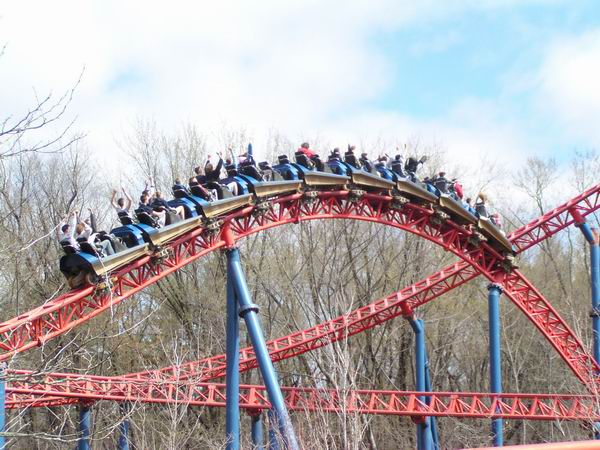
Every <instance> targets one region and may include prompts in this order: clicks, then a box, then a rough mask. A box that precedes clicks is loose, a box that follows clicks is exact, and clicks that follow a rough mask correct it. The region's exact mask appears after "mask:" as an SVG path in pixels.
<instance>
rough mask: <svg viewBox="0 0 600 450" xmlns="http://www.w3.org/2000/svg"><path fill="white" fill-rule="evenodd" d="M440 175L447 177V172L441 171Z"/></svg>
mask: <svg viewBox="0 0 600 450" xmlns="http://www.w3.org/2000/svg"><path fill="white" fill-rule="evenodd" d="M438 175H439V176H440V177H445V176H446V172H440V173H439V174H438Z"/></svg>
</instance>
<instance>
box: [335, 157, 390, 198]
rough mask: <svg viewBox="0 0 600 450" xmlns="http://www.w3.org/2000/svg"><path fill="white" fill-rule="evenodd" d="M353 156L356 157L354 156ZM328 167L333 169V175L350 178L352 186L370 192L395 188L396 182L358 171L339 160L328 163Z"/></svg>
mask: <svg viewBox="0 0 600 450" xmlns="http://www.w3.org/2000/svg"><path fill="white" fill-rule="evenodd" d="M346 156H348V155H346ZM352 156H353V157H354V155H352ZM355 159H356V158H355ZM327 165H328V166H329V167H330V168H331V171H332V172H333V173H335V174H338V175H344V176H348V177H350V180H351V181H352V184H354V185H357V186H361V187H365V188H367V189H369V190H379V189H384V190H387V191H389V190H392V189H393V188H394V186H395V184H394V182H393V181H391V180H387V179H385V178H383V177H380V176H379V175H373V174H372V173H369V172H365V171H364V170H362V169H357V168H356V167H354V166H352V165H351V164H349V163H347V162H342V161H340V160H339V159H337V158H333V159H330V160H329V161H327Z"/></svg>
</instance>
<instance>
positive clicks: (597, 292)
mask: <svg viewBox="0 0 600 450" xmlns="http://www.w3.org/2000/svg"><path fill="white" fill-rule="evenodd" d="M577 226H578V227H579V229H580V230H581V232H582V233H583V236H584V237H585V240H586V241H587V242H588V243H589V244H590V279H591V284H592V286H591V290H592V311H591V313H590V315H591V316H592V336H593V354H594V359H595V360H596V361H597V362H599V363H600V247H599V246H598V234H597V232H596V230H594V229H592V228H590V226H589V225H588V224H587V222H581V223H578V224H577ZM598 375H600V374H598V373H596V376H598ZM594 437H595V438H596V439H599V440H600V423H598V422H596V424H595V426H594Z"/></svg>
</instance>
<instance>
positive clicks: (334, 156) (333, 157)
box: [328, 147, 341, 161]
mask: <svg viewBox="0 0 600 450" xmlns="http://www.w3.org/2000/svg"><path fill="white" fill-rule="evenodd" d="M340 159H341V154H340V149H339V147H335V148H334V149H333V150H332V151H331V153H330V154H329V158H328V161H332V160H337V161H339V160H340Z"/></svg>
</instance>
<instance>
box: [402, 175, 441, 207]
mask: <svg viewBox="0 0 600 450" xmlns="http://www.w3.org/2000/svg"><path fill="white" fill-rule="evenodd" d="M396 189H397V190H398V191H399V192H400V194H402V195H403V196H405V197H408V198H410V199H412V200H416V201H417V202H419V203H437V202H438V196H437V195H435V194H432V193H431V192H429V191H428V190H427V189H426V188H425V187H423V186H422V185H420V184H417V183H413V182H412V181H409V180H408V179H406V178H401V177H397V181H396Z"/></svg>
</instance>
